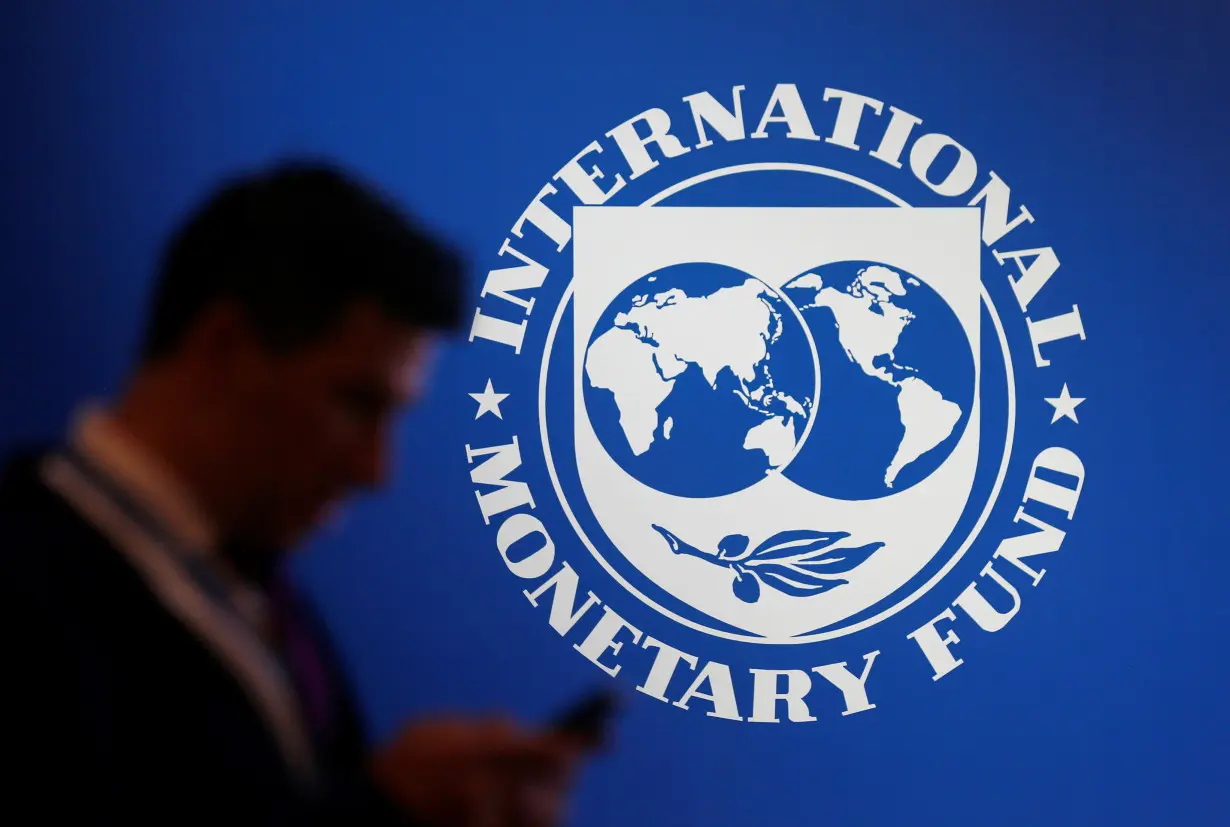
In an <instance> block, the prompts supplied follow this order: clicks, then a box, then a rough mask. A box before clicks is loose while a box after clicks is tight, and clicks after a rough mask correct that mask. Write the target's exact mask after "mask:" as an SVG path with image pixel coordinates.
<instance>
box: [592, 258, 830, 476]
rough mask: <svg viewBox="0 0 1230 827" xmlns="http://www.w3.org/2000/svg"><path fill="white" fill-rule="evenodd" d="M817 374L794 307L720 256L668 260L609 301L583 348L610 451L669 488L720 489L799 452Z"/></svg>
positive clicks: (598, 430) (598, 422)
mask: <svg viewBox="0 0 1230 827" xmlns="http://www.w3.org/2000/svg"><path fill="white" fill-rule="evenodd" d="M818 380H819V373H818V370H817V367H816V358H815V351H814V349H813V346H812V343H811V340H810V337H809V336H808V334H807V331H806V330H805V328H804V326H803V323H802V321H801V320H800V317H799V316H798V314H797V311H796V310H795V309H794V308H792V307H791V306H790V304H789V303H788V302H787V301H784V300H783V299H782V297H781V296H780V294H778V293H777V292H776V291H774V290H773V289H772V288H771V287H769V285H767V284H765V283H764V282H763V281H760V280H759V279H757V278H755V277H754V276H751V275H749V274H747V273H745V272H743V271H741V270H737V269H734V268H731V267H725V266H722V265H718V264H708V263H689V264H677V265H673V266H670V267H665V268H663V269H661V270H658V271H655V272H654V273H651V274H649V275H647V276H645V277H643V278H641V279H639V280H637V281H636V282H634V283H633V284H631V285H629V286H628V287H627V288H626V289H625V290H624V291H623V292H622V293H621V294H620V295H619V296H617V297H616V298H615V300H614V301H613V302H611V304H610V305H609V306H608V307H607V308H606V310H605V311H604V313H603V314H602V316H601V317H600V318H599V320H598V323H597V325H596V326H595V328H594V334H593V336H592V338H591V339H590V342H589V345H588V347H587V349H586V353H585V365H584V391H583V392H584V394H585V406H586V409H587V411H588V414H589V420H590V423H591V424H592V426H593V429H594V433H595V434H596V435H597V437H598V439H599V441H600V442H601V443H602V445H603V447H604V448H605V449H606V451H607V453H608V454H609V455H610V456H611V458H612V459H614V460H615V462H616V463H618V464H619V466H620V467H621V468H623V469H624V470H625V471H626V472H627V473H628V474H630V475H631V476H632V477H633V478H634V479H636V480H638V481H639V482H641V483H642V484H644V485H647V486H649V487H651V488H654V489H656V490H658V491H662V492H665V493H668V494H674V495H677V496H683V497H713V496H719V495H722V494H729V493H733V492H735V491H739V490H742V489H744V488H747V487H749V486H751V485H754V484H755V483H756V482H758V481H759V480H761V479H763V478H764V477H765V475H766V474H767V473H771V472H772V471H774V470H776V469H779V468H781V467H783V466H785V465H786V464H787V463H789V461H790V460H791V458H793V456H794V454H795V452H796V450H797V449H798V447H799V445H800V444H801V441H802V439H803V437H804V435H805V432H806V431H807V427H808V424H809V423H810V421H811V418H812V410H813V406H814V404H815V400H816V395H817V390H818Z"/></svg>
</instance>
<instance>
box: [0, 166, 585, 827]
mask: <svg viewBox="0 0 1230 827" xmlns="http://www.w3.org/2000/svg"><path fill="white" fill-rule="evenodd" d="M461 271H462V266H461V262H460V259H459V258H458V257H457V256H456V255H455V254H454V253H452V252H451V251H450V250H449V249H447V248H445V247H443V246H442V245H441V244H440V243H438V242H436V241H434V240H433V239H432V238H431V237H430V236H428V235H427V234H426V233H425V232H423V231H422V230H420V229H419V228H417V227H416V226H415V225H414V224H413V223H412V222H411V221H410V220H409V219H408V218H407V217H406V216H404V215H403V214H401V213H400V212H399V211H398V210H397V209H396V208H395V207H394V206H393V205H391V204H390V203H389V202H388V201H387V200H386V199H385V198H384V197H383V196H382V195H381V194H380V193H379V192H377V191H376V190H374V189H372V188H371V187H369V186H368V185H366V184H364V183H361V182H359V181H357V180H355V179H353V178H351V177H350V176H349V175H347V174H346V173H344V172H342V171H340V170H339V169H337V168H335V167H332V166H330V165H326V164H315V163H307V162H303V163H286V164H282V165H279V166H277V167H275V168H272V169H270V170H266V171H263V172H261V173H258V174H252V175H248V176H244V177H237V178H235V179H232V180H230V181H229V182H227V183H225V184H224V185H223V186H222V187H220V188H219V190H218V191H217V192H215V194H214V195H213V196H212V197H211V198H210V199H208V200H207V202H206V203H205V204H204V205H203V206H202V207H201V208H200V209H199V211H197V212H196V214H195V215H193V216H192V217H191V218H190V220H189V221H188V222H187V223H186V224H185V225H184V226H183V227H182V229H181V230H180V231H179V232H178V233H177V234H176V235H175V237H174V238H173V239H172V241H171V243H170V245H169V247H168V249H167V250H166V253H165V256H164V258H163V261H162V264H161V269H160V272H159V274H158V276H159V277H158V280H157V284H156V289H155V292H154V297H153V304H152V308H151V311H152V312H151V314H150V316H149V319H148V326H147V329H146V331H145V335H144V339H143V346H142V350H141V358H140V360H139V363H138V365H137V366H136V369H135V371H134V372H133V374H132V375H131V377H130V378H129V381H128V382H127V384H126V387H125V388H124V390H123V393H122V394H121V395H120V396H119V397H118V398H117V399H115V400H113V401H112V402H111V403H110V404H106V405H97V406H93V407H86V408H84V409H83V410H82V411H81V412H80V413H79V415H78V416H77V417H76V419H75V421H74V423H73V425H72V427H71V430H70V432H69V433H68V434H67V436H66V438H65V439H64V440H63V441H62V442H61V443H58V444H54V445H47V446H36V447H33V448H30V449H28V450H24V451H22V452H19V453H16V454H14V455H13V456H11V457H9V459H8V460H7V462H6V465H5V467H4V473H3V480H2V481H0V612H2V613H3V614H2V617H3V620H4V623H5V625H4V627H3V628H4V631H5V637H6V638H7V641H8V642H7V645H6V650H7V651H6V654H7V661H6V663H5V668H4V671H3V675H2V677H0V684H2V685H3V686H4V690H3V692H4V709H5V711H6V712H7V714H8V717H9V720H8V721H7V722H6V726H5V736H4V745H5V746H4V748H5V749H6V750H7V751H8V752H9V753H10V756H11V757H12V758H13V759H15V760H14V761H10V762H8V763H9V765H10V767H13V766H16V767H17V769H16V772H15V774H14V770H13V769H10V770H8V771H6V775H7V776H8V778H7V782H8V783H6V784H5V788H6V790H9V791H10V794H9V797H10V802H9V805H10V808H12V807H13V806H15V805H14V803H13V802H12V800H11V799H12V798H13V796H14V795H15V796H16V797H17V798H18V799H24V800H25V802H26V804H27V805H28V808H29V809H33V810H34V811H35V812H37V813H38V814H39V815H40V816H42V819H43V820H49V819H53V818H55V817H57V816H61V815H63V816H66V817H67V816H68V815H70V814H81V813H88V814H89V821H88V822H82V821H80V820H78V821H76V822H75V823H91V824H110V823H125V824H127V823H143V822H144V821H145V820H146V819H147V817H148V819H149V820H150V823H154V821H155V820H156V821H157V822H159V823H168V822H170V823H179V824H184V823H193V824H196V823H200V824H205V823H210V824H223V823H226V822H227V821H228V820H229V821H231V822H234V823H238V824H245V825H246V824H252V825H272V824H278V825H307V824H319V825H325V824H330V825H332V824H337V825H343V824H344V825H362V824H390V825H392V824H432V825H437V824H438V825H466V826H467V827H468V826H469V825H476V826H479V827H519V826H520V825H547V824H552V823H554V822H555V820H556V819H557V818H558V810H559V805H560V801H561V800H562V797H563V794H564V791H565V789H566V786H567V783H568V778H569V775H570V772H571V770H572V768H573V767H574V765H575V763H576V761H577V760H578V759H579V758H580V752H581V748H580V746H579V745H577V744H571V743H568V742H566V741H565V740H563V739H562V737H560V736H550V735H544V734H538V733H532V732H523V731H519V730H517V729H516V728H515V727H513V726H512V725H511V724H508V723H505V722H503V721H500V720H493V721H488V720H477V721H475V720H434V719H433V720H425V721H424V722H423V723H420V724H417V725H413V726H409V727H407V728H406V729H405V731H403V732H402V733H401V734H400V735H399V736H398V737H396V738H395V739H393V740H392V742H391V743H389V744H387V745H385V746H383V747H381V748H379V749H378V750H376V751H375V752H374V753H369V752H368V751H367V750H366V748H365V745H364V739H363V737H362V733H361V728H360V725H359V723H358V716H357V715H356V714H355V711H354V708H353V706H352V704H351V701H350V698H349V693H348V691H347V688H346V686H345V681H343V680H340V679H339V675H338V672H337V670H336V668H335V666H334V663H335V661H334V660H333V658H332V656H331V655H330V653H329V650H328V646H327V637H326V635H324V634H323V633H322V629H321V628H320V626H319V625H318V624H316V623H314V622H313V621H312V617H311V614H310V612H309V611H307V607H306V606H304V605H303V604H302V602H300V601H298V600H296V599H295V595H294V593H293V590H291V589H290V588H289V583H288V581H286V580H285V578H281V577H279V572H280V571H281V567H280V566H279V562H280V561H281V559H282V557H283V555H284V553H285V551H286V550H289V549H292V548H293V547H294V546H295V545H296V544H297V543H299V542H300V541H301V540H302V539H303V538H304V536H305V534H306V533H307V532H309V531H311V530H312V528H313V527H314V526H316V525H317V524H318V523H319V522H320V521H321V520H322V519H324V518H325V517H326V516H327V515H328V513H329V510H330V508H331V507H332V506H333V505H334V504H335V503H337V502H338V501H339V500H341V499H342V498H343V497H345V496H347V495H349V494H351V493H352V492H355V491H359V490H362V489H366V488H371V487H374V486H379V485H380V484H381V483H382V482H383V481H384V480H385V479H386V478H387V476H388V473H389V467H388V441H389V438H390V429H391V428H392V427H393V424H394V417H395V415H396V414H397V413H398V411H399V410H400V409H402V408H403V407H404V406H406V405H408V404H410V403H413V402H414V401H415V400H416V399H417V398H418V397H419V396H420V394H422V393H423V391H424V389H425V386H426V383H427V377H428V372H429V368H430V364H431V361H432V353H433V348H434V346H435V343H436V341H437V339H438V338H439V337H440V336H441V335H444V334H447V333H449V332H450V331H453V330H455V329H456V328H457V327H458V325H459V322H460V320H461V304H462V301H463V297H462V278H461V276H462V272H461ZM17 809H20V806H18V807H17Z"/></svg>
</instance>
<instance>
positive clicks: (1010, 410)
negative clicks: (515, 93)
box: [463, 84, 1085, 722]
mask: <svg viewBox="0 0 1230 827" xmlns="http://www.w3.org/2000/svg"><path fill="white" fill-rule="evenodd" d="M1058 272H1059V259H1058V256H1057V255H1056V253H1055V251H1054V249H1053V248H1052V247H1051V246H1049V244H1048V241H1047V239H1046V237H1045V232H1044V231H1043V230H1042V228H1040V227H1038V226H1036V225H1035V220H1034V216H1033V214H1032V213H1031V212H1030V211H1029V209H1028V208H1027V207H1026V206H1025V205H1024V203H1023V201H1022V196H1021V195H1020V194H1019V193H1017V192H1015V191H1014V190H1013V189H1012V188H1011V187H1010V186H1009V184H1008V183H1007V180H1006V178H1005V177H1004V176H1001V175H1000V174H998V173H997V172H995V171H993V170H992V169H990V168H989V167H985V166H983V165H980V163H979V161H978V159H976V158H975V155H974V154H973V152H972V151H971V150H970V149H968V148H967V147H965V146H963V145H962V144H961V143H959V142H958V141H957V140H956V139H954V138H952V137H950V136H948V135H945V134H942V133H940V132H936V131H930V130H928V129H926V128H924V126H923V120H922V118H921V117H918V116H916V115H913V114H910V113H908V112H905V111H903V110H902V109H899V108H897V107H895V106H891V105H889V104H887V103H885V102H882V101H879V100H875V99H873V98H870V97H866V96H863V95H859V94H855V93H853V92H847V91H843V90H837V89H816V90H812V91H811V93H810V94H809V92H808V90H807V89H805V88H803V87H799V86H795V85H793V84H779V85H777V86H776V87H771V88H766V89H760V90H752V91H749V90H748V89H747V88H745V87H743V86H738V87H735V88H734V89H732V90H725V91H724V92H722V93H716V92H700V93H696V94H691V95H687V96H685V97H683V98H681V99H680V100H679V101H678V102H677V103H675V104H672V105H668V106H665V107H663V108H653V109H648V110H646V111H645V112H642V113H640V114H638V115H637V116H636V117H634V118H632V119H630V120H627V121H625V122H624V123H622V124H620V125H618V126H616V127H615V128H614V129H611V130H610V131H609V132H606V133H605V135H604V137H603V139H602V140H600V141H598V140H595V141H593V142H591V143H590V144H588V145H587V146H586V147H585V148H584V149H583V150H582V151H581V152H580V153H578V154H577V155H575V156H574V157H573V158H572V159H571V160H569V161H568V162H567V163H566V164H564V165H562V166H561V167H560V168H559V169H558V170H557V171H556V172H555V173H554V175H552V177H551V180H550V181H549V182H548V183H547V184H546V185H545V186H543V187H542V188H541V189H540V190H539V192H538V194H537V195H536V196H535V197H534V198H533V199H532V200H531V201H530V202H529V204H528V205H527V206H526V208H525V210H524V212H523V213H522V214H521V215H520V216H518V217H516V219H515V221H513V222H512V224H511V227H510V231H509V233H508V235H507V237H506V238H504V239H503V242H502V243H501V244H500V245H499V249H498V255H497V256H496V260H495V262H494V266H493V267H492V268H491V269H490V270H489V271H488V272H487V273H486V274H485V278H484V282H483V288H482V292H481V297H480V299H479V304H478V307H477V308H476V309H475V313H474V317H473V322H472V324H471V328H470V344H469V345H468V347H467V354H466V357H465V362H464V368H463V370H464V371H465V375H466V377H467V379H468V381H472V382H473V383H474V387H473V391H474V392H473V393H470V397H471V400H467V403H468V404H469V405H470V406H471V407H470V408H469V410H470V411H471V412H472V415H473V420H474V421H473V425H472V429H471V430H472V437H471V438H470V439H469V442H468V444H467V445H466V446H465V453H466V460H467V463H468V465H469V477H470V480H471V482H472V487H473V491H474V496H475V498H476V501H477V507H478V514H479V516H480V517H481V519H483V521H484V522H485V523H486V524H487V525H488V526H490V529H491V532H492V535H491V536H492V545H493V547H494V549H495V551H496V552H497V554H498V556H494V557H493V562H499V563H501V564H502V565H505V566H507V568H508V570H509V571H510V573H511V575H512V576H513V580H514V582H516V583H518V584H519V587H520V588H521V589H522V590H523V591H524V593H525V595H526V597H527V598H528V600H529V603H530V604H531V606H532V607H533V609H534V610H537V611H539V612H541V613H542V616H543V618H544V621H545V622H547V623H549V624H550V625H551V627H552V628H553V629H554V630H555V632H557V633H558V634H559V635H560V636H561V637H562V638H564V639H565V640H566V641H567V642H568V643H570V644H571V645H572V646H573V647H574V648H575V649H576V650H577V651H578V652H579V653H580V654H581V655H582V656H584V657H585V658H587V659H589V660H590V661H592V662H593V664H595V665H597V666H598V667H599V668H601V669H603V670H604V671H605V672H607V673H608V674H609V675H611V676H612V677H613V678H614V679H616V680H620V681H626V682H628V683H629V684H631V685H632V686H634V687H635V688H636V689H637V690H638V691H639V692H641V693H643V694H645V695H648V696H650V697H654V698H657V699H658V700H660V701H663V702H668V703H671V704H673V705H674V706H675V707H678V708H680V709H683V710H693V711H696V712H698V713H704V714H708V715H711V716H715V717H721V718H728V719H731V720H742V721H755V722H779V721H812V720H816V718H817V717H818V716H819V715H820V714H822V712H823V711H824V710H825V709H829V710H834V711H840V712H841V713H844V714H851V713H854V712H860V711H865V710H868V709H872V708H874V707H875V705H876V703H875V702H873V699H874V698H878V697H880V696H884V695H889V694H891V690H892V685H893V681H892V680H890V679H889V678H887V677H886V678H884V679H882V680H880V681H877V677H878V675H877V672H878V671H882V672H890V671H892V672H894V673H895V672H896V671H897V670H896V667H880V669H879V670H877V669H875V668H874V667H875V666H876V664H877V663H879V662H881V661H880V660H879V659H881V658H883V659H888V658H892V659H894V660H899V661H901V662H902V663H903V664H904V666H903V668H905V669H908V667H909V665H911V664H912V665H913V666H914V667H915V668H917V669H918V670H919V673H920V674H923V675H928V674H929V675H930V677H931V678H932V679H934V680H938V679H940V678H942V677H943V676H945V675H947V674H949V673H951V672H952V671H953V670H954V669H956V668H957V667H958V666H959V665H960V664H962V663H963V662H964V660H963V657H962V653H961V649H962V646H961V641H962V638H963V637H972V636H975V635H986V634H993V633H995V632H997V631H999V630H1000V629H1002V628H1003V627H1004V626H1005V625H1006V624H1007V623H1008V622H1009V621H1010V620H1011V619H1012V618H1013V617H1015V616H1016V614H1017V612H1018V610H1019V609H1020V608H1021V605H1022V602H1023V598H1024V595H1026V594H1027V593H1028V592H1029V591H1030V590H1032V589H1034V588H1035V587H1036V586H1037V585H1038V584H1039V582H1040V581H1041V580H1042V576H1043V574H1044V573H1045V570H1046V565H1047V564H1048V563H1049V561H1050V560H1052V559H1055V560H1058V559H1060V558H1059V557H1054V556H1053V555H1054V553H1055V552H1057V551H1059V549H1060V547H1061V545H1062V543H1063V541H1064V538H1065V536H1066V531H1067V527H1066V523H1067V522H1068V521H1070V520H1071V519H1072V517H1073V516H1074V513H1075V509H1076V504H1077V501H1078V499H1079V497H1080V494H1081V490H1082V487H1083V485H1084V480H1085V469H1084V466H1083V464H1082V463H1081V461H1080V459H1079V457H1078V455H1077V454H1076V453H1075V451H1074V449H1073V447H1072V443H1073V440H1074V438H1075V434H1076V426H1077V424H1078V423H1079V419H1078V417H1077V407H1078V406H1079V405H1080V404H1081V403H1082V402H1084V399H1082V398H1080V397H1078V396H1074V395H1073V393H1072V391H1071V390H1070V389H1069V386H1068V382H1067V376H1066V374H1065V371H1064V367H1063V365H1064V364H1065V362H1067V361H1070V360H1071V359H1073V358H1074V357H1075V356H1077V355H1078V350H1077V348H1078V347H1079V343H1080V342H1081V341H1083V340H1084V339H1085V329H1084V324H1083V322H1082V319H1081V315H1080V308H1079V306H1078V305H1077V304H1076V303H1075V302H1073V301H1070V300H1068V298H1067V295H1066V291H1067V290H1068V289H1069V285H1068V284H1067V283H1066V281H1064V280H1062V279H1059V278H1056V276H1057V273H1058ZM475 403H476V404H477V408H476V409H475V408H474V407H473V405H474V404H475Z"/></svg>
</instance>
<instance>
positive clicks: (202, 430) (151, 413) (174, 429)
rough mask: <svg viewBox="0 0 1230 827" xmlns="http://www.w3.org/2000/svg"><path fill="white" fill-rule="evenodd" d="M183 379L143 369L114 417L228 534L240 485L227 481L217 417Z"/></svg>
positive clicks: (212, 522) (135, 443) (120, 428)
mask: <svg viewBox="0 0 1230 827" xmlns="http://www.w3.org/2000/svg"><path fill="white" fill-rule="evenodd" d="M183 384H184V383H183V382H182V381H177V378H175V377H171V376H159V375H157V374H139V375H138V376H137V377H136V378H134V380H133V381H132V383H131V384H130V386H129V388H128V389H127V391H126V393H125V394H124V395H123V396H122V397H121V398H120V399H119V400H118V401H117V403H116V404H115V405H114V406H113V407H112V408H111V410H110V411H109V412H108V418H109V420H110V422H111V423H112V425H113V426H114V427H115V428H116V429H117V430H118V431H119V432H120V434H122V437H123V438H124V439H125V440H127V441H129V442H130V443H132V445H133V448H134V449H135V450H137V451H139V452H140V453H141V454H143V455H144V456H146V457H147V458H148V459H149V460H150V461H151V462H155V463H157V464H158V465H159V466H160V469H161V470H162V472H163V473H165V474H166V475H168V476H169V477H171V478H172V480H173V481H174V484H175V486H176V487H177V488H179V489H180V490H181V493H182V496H183V497H184V498H186V499H188V500H189V501H190V502H191V506H192V508H194V509H195V510H197V511H199V512H200V514H201V516H202V517H203V518H204V519H205V520H206V521H207V522H208V523H209V525H210V527H211V530H212V532H214V534H215V535H216V537H219V538H220V537H225V536H227V535H228V534H229V533H231V532H232V530H233V527H234V522H235V519H234V515H235V514H236V513H237V508H236V505H235V495H236V494H237V493H238V492H237V491H236V488H237V486H236V485H234V482H235V481H234V480H232V481H231V484H230V485H226V484H223V483H224V480H223V479H222V473H221V472H222V470H223V469H222V468H221V467H220V463H219V458H220V457H221V456H223V454H222V453H221V452H220V451H218V450H216V449H215V448H214V446H215V445H216V444H217V442H218V439H217V438H216V436H215V434H216V430H215V429H216V428H217V422H216V419H215V418H214V417H212V415H211V414H212V412H211V411H209V410H207V409H205V408H204V406H203V405H201V404H200V403H199V402H198V401H197V400H195V399H194V398H193V394H192V389H191V388H187V387H183Z"/></svg>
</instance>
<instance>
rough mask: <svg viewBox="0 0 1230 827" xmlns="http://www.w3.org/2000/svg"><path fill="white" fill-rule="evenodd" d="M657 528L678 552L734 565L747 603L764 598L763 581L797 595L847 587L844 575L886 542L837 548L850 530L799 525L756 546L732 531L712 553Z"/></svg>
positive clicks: (734, 587)
mask: <svg viewBox="0 0 1230 827" xmlns="http://www.w3.org/2000/svg"><path fill="white" fill-rule="evenodd" d="M652 527H653V529H654V531H656V532H658V533H659V534H661V535H662V538H663V539H664V540H666V543H667V545H668V546H669V547H670V549H671V551H673V552H674V553H675V554H685V555H688V556H690V557H696V558H698V559H701V560H705V561H707V562H710V563H713V564H715V565H719V566H723V567H725V568H728V569H730V570H731V571H732V572H733V573H734V580H733V581H732V582H731V584H730V588H731V591H732V592H733V593H734V595H735V597H737V598H739V599H740V600H742V601H743V602H744V603H755V602H756V601H757V600H759V599H760V594H761V587H762V585H763V586H767V587H768V588H771V589H775V590H776V591H779V592H781V593H782V594H787V595H790V596H792V597H809V596H811V595H813V594H819V593H820V592H823V591H828V590H829V589H833V588H836V587H837V586H841V585H844V584H846V583H848V582H849V581H848V580H847V579H846V578H845V576H844V575H846V574H849V573H850V572H851V571H852V570H853V569H855V568H856V567H858V566H859V565H861V564H862V563H864V562H866V560H867V558H869V557H870V556H871V555H872V554H874V553H875V552H876V551H878V550H879V549H880V548H882V547H883V546H884V544H883V543H868V544H866V545H862V546H854V547H844V548H842V547H836V544H837V543H839V542H841V541H842V540H844V539H846V538H847V537H849V536H850V534H849V532H845V531H814V530H811V529H796V530H793V531H779V532H778V533H777V534H774V535H773V536H771V537H769V538H768V539H767V540H765V541H764V542H762V543H760V545H758V546H756V547H755V548H752V547H751V543H750V541H749V539H748V538H747V536H745V535H743V534H728V535H726V536H725V537H723V538H722V539H721V540H719V541H718V547H717V551H712V552H711V551H704V550H703V549H699V548H696V547H695V546H692V545H689V544H688V543H685V542H684V541H683V540H681V539H679V538H678V537H677V536H675V535H674V534H673V533H672V532H670V531H668V530H667V529H665V528H662V527H661V526H658V525H654V526H652Z"/></svg>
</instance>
